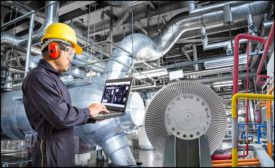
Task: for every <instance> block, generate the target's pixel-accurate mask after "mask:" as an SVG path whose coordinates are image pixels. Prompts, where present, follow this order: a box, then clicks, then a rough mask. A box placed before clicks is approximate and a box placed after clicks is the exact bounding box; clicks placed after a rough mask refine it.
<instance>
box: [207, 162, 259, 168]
mask: <svg viewBox="0 0 275 168" xmlns="http://www.w3.org/2000/svg"><path fill="white" fill-rule="evenodd" d="M259 165H260V162H259V161H254V162H241V163H238V166H259ZM231 166H232V167H233V164H232V163H219V164H212V167H231Z"/></svg>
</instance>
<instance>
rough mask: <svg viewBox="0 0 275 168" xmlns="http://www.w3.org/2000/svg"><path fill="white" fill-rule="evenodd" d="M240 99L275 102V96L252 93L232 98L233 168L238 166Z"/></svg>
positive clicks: (236, 95)
mask: <svg viewBox="0 0 275 168" xmlns="http://www.w3.org/2000/svg"><path fill="white" fill-rule="evenodd" d="M238 99H253V100H254V99H262V100H274V96H272V95H266V94H252V93H236V94H234V95H233V97H232V102H231V109H232V166H233V167H236V166H238V165H239V164H238V148H237V145H238V111H237V103H238Z"/></svg>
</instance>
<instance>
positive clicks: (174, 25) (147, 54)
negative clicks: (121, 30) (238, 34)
mask: <svg viewBox="0 0 275 168" xmlns="http://www.w3.org/2000/svg"><path fill="white" fill-rule="evenodd" d="M268 7H269V2H266V1H261V2H252V3H249V4H243V5H240V6H236V7H232V8H231V12H232V16H233V19H234V23H238V22H240V21H241V20H246V19H247V17H246V16H247V15H248V14H249V13H250V14H252V15H259V14H263V13H265V12H267V11H268ZM202 20H203V21H204V25H205V26H206V27H207V26H212V25H217V27H218V26H223V11H222V10H219V11H215V12H211V13H206V14H203V15H201V16H194V17H188V18H186V15H185V14H184V13H180V14H178V15H176V16H174V17H173V18H172V19H171V20H170V21H169V22H168V23H167V26H165V27H164V29H163V30H162V32H161V34H160V35H159V36H157V37H155V38H154V39H151V38H149V37H148V36H146V35H143V34H140V33H134V34H131V35H129V36H127V37H125V38H124V39H123V40H122V41H121V42H120V43H119V47H118V48H116V49H115V50H114V51H113V54H112V56H111V59H110V61H109V62H108V64H107V66H106V69H105V75H104V79H116V78H122V77H124V76H125V75H126V74H127V73H128V72H129V67H132V65H133V64H134V63H135V62H140V61H152V60H157V59H159V58H160V57H161V56H163V55H164V54H166V53H167V52H168V51H169V50H170V49H171V47H172V46H173V45H174V44H175V42H176V41H177V40H178V39H179V38H180V36H181V35H182V34H183V33H185V32H187V31H191V30H197V29H200V28H201V21H202ZM120 48H122V49H123V50H122V49H120ZM133 57H134V58H135V59H133Z"/></svg>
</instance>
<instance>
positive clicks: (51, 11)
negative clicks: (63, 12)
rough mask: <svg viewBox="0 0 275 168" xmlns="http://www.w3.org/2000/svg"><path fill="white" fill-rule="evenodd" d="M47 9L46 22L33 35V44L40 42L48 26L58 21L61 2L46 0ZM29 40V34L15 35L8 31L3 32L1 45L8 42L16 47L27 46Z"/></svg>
mask: <svg viewBox="0 0 275 168" xmlns="http://www.w3.org/2000/svg"><path fill="white" fill-rule="evenodd" d="M46 7H47V8H46V9H45V11H46V12H45V22H44V24H43V25H42V26H41V27H40V28H39V30H37V31H36V32H35V33H34V34H33V36H32V44H36V43H38V42H40V39H41V38H42V36H43V35H44V31H45V30H46V28H47V27H48V26H49V25H50V24H52V23H54V22H57V21H58V9H59V2H58V1H46ZM27 42H28V34H27V35H24V36H22V37H17V36H14V35H12V34H10V33H8V32H4V33H1V45H3V44H8V45H14V46H16V47H21V46H26V45H27Z"/></svg>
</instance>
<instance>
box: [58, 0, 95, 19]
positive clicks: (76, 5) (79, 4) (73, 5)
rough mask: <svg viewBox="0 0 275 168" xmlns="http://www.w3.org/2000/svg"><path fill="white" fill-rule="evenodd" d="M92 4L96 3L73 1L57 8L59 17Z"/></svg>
mask: <svg viewBox="0 0 275 168" xmlns="http://www.w3.org/2000/svg"><path fill="white" fill-rule="evenodd" d="M94 3H96V1H73V2H72V3H69V4H66V5H64V6H61V7H60V8H59V16H61V15H64V14H66V13H69V12H71V11H74V10H76V9H79V8H82V7H84V6H86V5H89V4H94Z"/></svg>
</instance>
